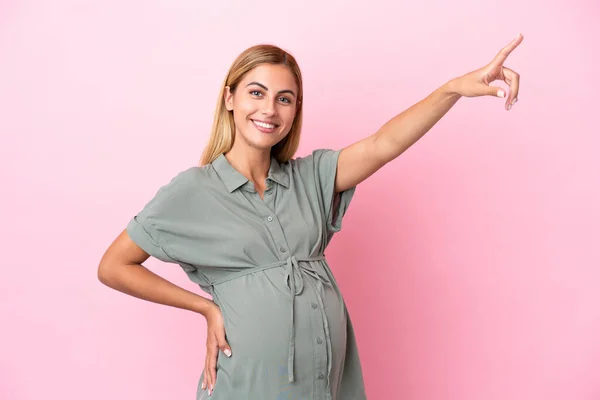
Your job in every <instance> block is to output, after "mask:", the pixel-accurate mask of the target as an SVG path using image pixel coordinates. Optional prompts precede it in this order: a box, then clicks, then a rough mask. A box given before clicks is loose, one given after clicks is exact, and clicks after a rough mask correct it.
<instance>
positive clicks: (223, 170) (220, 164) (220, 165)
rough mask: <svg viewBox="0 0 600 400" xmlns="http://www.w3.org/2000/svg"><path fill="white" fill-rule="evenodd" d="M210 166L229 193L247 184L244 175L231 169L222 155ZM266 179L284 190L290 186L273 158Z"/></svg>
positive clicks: (288, 180) (284, 173) (288, 179)
mask: <svg viewBox="0 0 600 400" xmlns="http://www.w3.org/2000/svg"><path fill="white" fill-rule="evenodd" d="M212 165H213V168H214V169H215V170H216V171H217V174H218V175H219V177H220V178H221V180H222V181H223V183H224V184H225V187H227V190H229V193H231V192H233V191H234V190H236V189H238V188H239V187H240V186H242V185H243V184H245V183H246V182H248V179H247V178H246V177H245V176H244V175H242V174H241V173H240V172H239V171H238V170H237V169H235V168H233V166H232V165H231V164H230V163H229V160H227V157H225V154H223V153H221V154H220V155H219V156H218V157H217V158H216V159H215V160H214V161H213V162H212ZM267 179H271V180H272V181H274V182H277V183H279V184H280V185H282V186H285V187H286V188H288V187H289V186H290V177H289V176H288V174H287V173H286V171H285V170H284V169H283V168H281V165H280V164H279V161H277V159H276V158H275V157H274V156H271V166H270V167H269V174H268V175H267Z"/></svg>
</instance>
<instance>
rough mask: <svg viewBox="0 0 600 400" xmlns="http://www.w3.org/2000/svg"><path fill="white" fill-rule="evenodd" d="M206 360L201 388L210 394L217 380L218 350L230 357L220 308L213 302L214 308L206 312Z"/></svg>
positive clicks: (229, 348)
mask: <svg viewBox="0 0 600 400" xmlns="http://www.w3.org/2000/svg"><path fill="white" fill-rule="evenodd" d="M206 327H207V330H208V332H207V335H206V361H205V363H204V379H203V380H202V389H203V390H204V389H206V388H208V395H209V396H210V395H211V394H212V392H213V390H214V388H215V383H216V381H217V358H218V356H219V350H221V351H222V352H223V353H224V354H225V355H226V356H227V357H231V347H229V343H227V341H226V340H225V326H224V324H223V314H221V309H220V308H219V306H217V305H216V304H215V306H214V308H213V309H211V311H209V312H208V313H207V314H206Z"/></svg>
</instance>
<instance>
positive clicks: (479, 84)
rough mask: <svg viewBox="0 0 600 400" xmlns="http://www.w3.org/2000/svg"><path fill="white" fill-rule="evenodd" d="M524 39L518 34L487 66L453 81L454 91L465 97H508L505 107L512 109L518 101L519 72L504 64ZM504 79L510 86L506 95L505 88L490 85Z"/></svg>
mask: <svg viewBox="0 0 600 400" xmlns="http://www.w3.org/2000/svg"><path fill="white" fill-rule="evenodd" d="M522 41H523V35H521V34H518V35H517V37H516V38H514V39H513V41H512V42H510V43H509V44H508V45H507V46H506V47H504V48H503V49H502V50H500V52H499V53H498V54H497V55H496V57H494V59H493V60H492V61H491V62H490V63H489V64H488V65H486V66H485V67H483V68H480V69H478V70H476V71H473V72H469V73H468V74H466V75H463V76H461V77H459V78H456V79H454V80H452V81H451V85H452V87H453V91H455V92H456V93H458V94H460V95H461V96H465V97H478V96H497V97H501V98H504V97H506V104H505V107H506V109H507V110H510V109H511V107H512V106H513V105H514V104H515V103H516V102H517V99H518V98H517V96H518V94H519V78H520V77H519V74H517V73H516V72H515V71H513V70H511V69H509V68H507V67H505V66H504V62H505V61H506V59H507V58H508V56H509V54H510V53H511V52H512V51H513V50H514V49H516V48H517V46H518V45H519V44H521V42H522ZM496 80H502V81H504V82H505V83H506V84H507V85H508V86H509V87H510V93H509V94H508V96H506V93H505V92H504V90H503V89H501V88H498V87H494V86H489V84H490V83H492V82H494V81H496Z"/></svg>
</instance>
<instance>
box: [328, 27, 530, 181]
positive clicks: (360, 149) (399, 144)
mask: <svg viewBox="0 0 600 400" xmlns="http://www.w3.org/2000/svg"><path fill="white" fill-rule="evenodd" d="M522 41H523V36H522V35H521V34H519V35H517V37H516V38H515V39H514V40H513V41H512V42H511V43H509V44H508V45H507V46H506V47H504V48H503V49H502V50H500V52H499V53H498V55H496V57H494V59H493V60H492V61H491V62H490V63H489V64H488V65H486V66H485V67H483V68H480V69H478V70H475V71H472V72H469V73H468V74H466V75H463V76H461V77H458V78H455V79H452V80H450V81H449V82H447V83H446V84H444V85H443V86H441V87H440V88H438V89H437V90H435V91H434V92H433V93H431V94H430V95H429V96H427V97H426V98H425V99H423V100H421V101H420V102H418V103H417V104H415V105H413V106H412V107H410V108H408V109H407V110H405V111H403V112H402V113H400V114H398V115H396V116H395V117H394V118H392V119H391V120H389V121H388V122H387V123H386V124H385V125H383V126H382V127H381V129H379V130H378V131H377V132H376V133H375V134H373V135H371V136H369V137H367V138H365V139H362V140H360V141H358V142H356V143H353V144H352V145H350V146H348V147H345V148H343V149H342V151H341V152H340V156H339V158H338V166H337V175H336V180H335V191H336V192H342V191H344V190H346V189H349V188H351V187H354V186H356V185H358V184H359V183H360V182H362V181H364V180H365V179H367V178H368V177H369V176H371V175H372V174H374V173H375V172H376V171H377V170H379V169H380V168H381V167H383V166H384V165H385V164H387V163H388V162H390V161H392V160H393V159H395V158H396V157H398V156H399V155H400V154H402V153H403V152H404V151H405V150H406V149H408V148H409V147H410V146H412V145H413V144H414V143H415V142H417V141H418V140H419V139H420V138H421V137H423V136H424V135H425V134H426V133H427V132H428V131H429V130H430V129H431V128H432V127H433V126H434V125H435V124H436V123H437V122H438V121H439V120H440V119H441V118H442V117H443V116H444V115H446V113H447V112H448V111H450V109H451V108H452V107H453V106H454V104H456V102H457V101H458V100H459V99H460V98H461V97H463V96H464V97H479V96H496V97H501V98H505V97H506V102H505V108H506V109H507V110H510V109H511V107H512V106H513V105H514V104H515V103H516V102H517V96H518V94H519V74H517V73H516V72H514V71H513V70H511V69H509V68H507V67H505V66H504V62H505V61H506V59H507V57H508V56H509V54H510V53H511V52H512V51H513V50H514V49H515V48H516V47H517V46H518V45H519V44H520V43H521V42H522ZM496 80H502V81H504V82H506V84H507V85H509V87H510V92H509V94H508V96H507V95H506V93H505V92H504V90H502V89H500V88H498V87H493V86H489V84H490V83H492V82H494V81H496Z"/></svg>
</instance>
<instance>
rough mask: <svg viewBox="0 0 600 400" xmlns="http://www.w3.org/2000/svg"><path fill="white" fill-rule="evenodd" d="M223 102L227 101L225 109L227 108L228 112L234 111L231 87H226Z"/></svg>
mask: <svg viewBox="0 0 600 400" xmlns="http://www.w3.org/2000/svg"><path fill="white" fill-rule="evenodd" d="M223 100H225V108H227V111H233V93H231V88H230V87H229V86H225V92H224V93H223Z"/></svg>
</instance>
